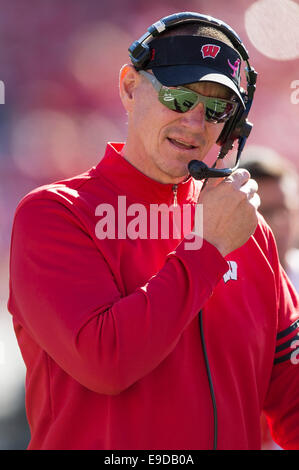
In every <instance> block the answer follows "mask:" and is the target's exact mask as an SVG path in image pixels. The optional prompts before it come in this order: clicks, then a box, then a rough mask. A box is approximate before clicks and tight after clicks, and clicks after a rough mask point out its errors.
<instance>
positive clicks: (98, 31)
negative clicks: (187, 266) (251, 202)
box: [0, 0, 299, 449]
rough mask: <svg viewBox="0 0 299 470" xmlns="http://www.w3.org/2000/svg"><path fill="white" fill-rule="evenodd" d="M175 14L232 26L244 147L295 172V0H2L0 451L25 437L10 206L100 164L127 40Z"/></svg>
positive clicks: (110, 133)
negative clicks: (265, 151) (250, 81)
mask: <svg viewBox="0 0 299 470" xmlns="http://www.w3.org/2000/svg"><path fill="white" fill-rule="evenodd" d="M178 11H197V12H200V13H203V14H209V15H212V16H215V17H217V18H220V19H222V20H223V21H225V22H227V23H229V24H230V25H231V26H232V27H233V28H234V29H235V30H236V31H237V32H238V33H239V35H240V36H241V38H242V40H243V41H244V43H245V45H246V46H247V49H248V50H249V52H250V58H251V64H252V65H253V66H254V67H255V69H256V70H257V71H258V74H259V75H258V86H257V92H256V95H255V101H254V104H253V109H252V112H251V115H250V121H252V122H253V123H254V128H253V131H252V134H251V136H250V140H249V143H250V144H255V145H263V146H269V147H271V148H273V149H274V150H276V151H277V152H278V153H280V154H282V155H284V156H285V158H286V159H288V160H290V161H291V162H293V164H295V166H296V167H297V168H298V165H299V160H298V152H299V151H298V145H297V140H298V135H299V119H298V117H299V68H298V58H299V3H298V1H292V0H257V1H253V0H230V1H229V2H224V1H222V0H163V1H154V2H145V1H143V0H101V1H98V0H84V1H83V0H80V1H79V0H77V1H74V0H26V1H25V0H0V80H1V81H2V82H3V84H4V86H5V104H1V105H0V168H1V171H0V223H1V225H0V227H1V230H0V253H1V263H0V309H1V311H0V449H24V448H26V446H27V444H28V441H29V430H28V426H27V422H26V416H25V411H24V381H25V369H24V365H23V361H22V358H21V356H20V353H19V350H18V347H17V344H16V340H15V337H14V333H13V330H12V325H11V318H10V315H9V313H8V312H7V308H6V303H7V297H8V260H9V244H10V234H11V226H12V221H13V215H14V211H15V208H16V205H17V204H18V202H19V200H20V199H21V198H22V197H23V196H24V195H25V194H26V193H27V192H28V191H30V190H31V189H33V188H34V187H37V186H39V185H42V184H45V183H49V182H52V181H55V180H58V179H61V178H63V177H67V176H71V175H74V174H76V173H80V172H82V171H85V170H86V169H88V168H89V167H91V166H93V165H95V164H97V163H98V161H99V159H100V158H101V156H102V153H103V150H104V148H105V145H106V141H122V140H124V139H125V137H126V115H125V113H124V111H123V109H122V107H121V104H120V100H119V96H118V72H119V69H120V67H121V66H122V65H123V64H124V63H126V62H128V55H127V47H128V46H129V45H130V44H131V42H133V40H135V39H137V38H139V37H140V36H141V35H142V34H143V33H144V31H145V30H146V28H147V27H148V26H149V25H150V24H152V23H153V22H154V21H156V20H157V19H159V18H161V17H163V16H165V15H168V14H172V13H175V12H178ZM37 229H38V228H37Z"/></svg>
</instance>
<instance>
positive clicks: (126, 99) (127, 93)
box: [119, 64, 140, 112]
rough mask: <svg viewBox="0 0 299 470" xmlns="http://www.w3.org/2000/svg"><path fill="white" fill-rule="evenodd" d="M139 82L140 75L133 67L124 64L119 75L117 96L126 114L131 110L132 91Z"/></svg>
mask: <svg viewBox="0 0 299 470" xmlns="http://www.w3.org/2000/svg"><path fill="white" fill-rule="evenodd" d="M139 82H140V75H139V73H138V72H137V71H136V70H135V68H134V67H133V65H131V64H125V65H123V66H122V68H121V70H120V73H119V94H120V98H121V101H122V103H123V106H124V108H125V109H126V111H127V112H130V111H131V110H132V106H133V104H134V91H135V89H136V87H137V85H138V84H139Z"/></svg>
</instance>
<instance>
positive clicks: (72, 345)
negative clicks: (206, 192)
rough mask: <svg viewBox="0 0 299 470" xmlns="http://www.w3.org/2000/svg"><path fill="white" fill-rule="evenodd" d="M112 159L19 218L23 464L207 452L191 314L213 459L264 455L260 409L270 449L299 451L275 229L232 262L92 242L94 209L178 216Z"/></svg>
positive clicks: (288, 303)
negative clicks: (71, 455)
mask: <svg viewBox="0 0 299 470" xmlns="http://www.w3.org/2000/svg"><path fill="white" fill-rule="evenodd" d="M120 149H121V144H114V146H113V145H108V147H107V151H106V154H105V157H104V158H103V159H102V160H101V161H100V163H99V164H98V165H97V167H94V168H92V169H91V170H89V171H88V172H86V173H85V174H83V175H79V176H77V177H74V178H70V179H68V180H65V181H62V182H58V183H55V184H50V185H47V186H43V187H42V188H38V189H36V190H34V191H32V192H31V193H30V194H29V195H27V196H26V197H25V198H24V199H23V200H22V201H21V203H20V204H19V206H18V209H17V211H16V216H15V221H14V226H13V233H12V245H11V265H10V297H9V303H8V307H9V310H10V312H11V313H12V315H13V320H14V326H15V331H16V335H17V339H18V342H19V346H20V349H21V352H22V355H23V358H24V361H25V363H26V366H27V377H26V407H27V414H28V421H29V424H30V428H31V433H32V439H31V442H30V445H29V449H112V450H113V449H126V450H128V449H151V450H153V449H160V450H161V449H210V448H211V447H212V442H213V414H212V403H211V397H210V391H209V386H208V379H207V374H206V369H205V365H204V358H203V352H202V346H201V340H200V330H199V322H198V312H199V310H200V309H203V324H204V334H205V339H206V344H207V352H208V357H209V362H210V367H211V373H212V377H213V382H214V388H215V394H216V402H217V409H218V428H219V429H218V448H219V449H259V448H260V445H261V436H260V415H261V410H262V409H263V408H264V409H265V410H266V412H267V413H268V416H269V419H271V423H272V427H273V433H274V437H275V439H276V440H277V442H278V444H279V445H280V446H282V447H285V448H296V449H299V374H298V371H299V368H298V365H297V364H296V360H294V354H293V356H292V361H291V353H292V352H293V353H294V345H293V343H292V342H288V341H287V340H291V341H292V340H293V341H294V338H295V339H296V334H297V331H298V322H296V321H297V320H298V318H299V312H298V299H297V298H296V294H295V292H294V290H293V288H292V286H291V285H290V284H289V282H288V279H287V278H286V276H285V274H284V272H283V271H282V269H281V268H280V266H279V263H278V257H277V251H276V247H275V243H274V241H273V237H272V234H271V232H270V230H269V228H268V227H267V226H266V225H265V223H264V222H263V221H262V220H261V222H260V224H259V226H258V228H257V230H256V233H255V235H254V237H251V238H250V240H249V241H248V242H247V243H246V244H245V245H244V246H243V247H241V248H240V249H238V250H236V251H234V252H233V253H231V254H230V255H228V256H227V260H225V259H224V258H223V257H222V256H221V254H220V253H219V252H218V250H217V249H216V248H215V247H214V246H212V245H210V244H209V243H208V242H206V241H204V243H203V246H202V248H201V249H198V250H195V251H190V250H187V249H185V245H184V242H185V240H182V241H181V240H177V239H174V238H169V239H158V240H155V239H141V238H137V239H136V240H132V239H130V238H126V239H117V238H116V239H104V240H100V239H99V238H98V237H97V235H96V226H97V223H98V222H99V220H100V219H99V216H98V215H97V214H98V212H97V211H96V208H97V207H98V205H99V204H102V203H106V204H111V205H113V207H115V208H116V207H117V196H119V195H125V196H126V198H127V206H128V205H129V204H133V203H142V204H143V205H145V206H146V207H149V204H150V203H158V204H160V203H167V204H168V205H169V204H172V202H173V187H172V185H170V184H166V185H165V184H161V183H158V182H155V181H153V180H151V179H150V178H148V177H147V176H145V175H143V174H142V173H140V172H139V171H138V170H137V169H135V168H134V167H133V166H132V165H130V164H129V163H128V162H127V161H126V160H125V159H124V158H123V157H121V156H120V154H119V153H118V152H119V150H120ZM199 188H200V183H199V182H196V181H194V180H193V179H192V178H189V179H188V180H187V181H186V182H184V183H181V184H179V185H178V188H177V197H178V203H179V204H183V203H188V204H192V207H193V208H194V206H195V203H196V201H197V197H198V193H199ZM117 223H118V224H120V223H121V222H120V221H119V220H118V221H117ZM227 261H230V264H228V262H227ZM229 267H230V271H229V272H228V269H229ZM227 272H228V273H227ZM226 273H227V274H226ZM224 275H225V276H224ZM223 276H224V277H223ZM291 325H292V326H291ZM290 326H291V327H290ZM277 345H278V346H280V348H279V347H278V349H276V348H277ZM279 358H282V359H279ZM295 359H296V358H295ZM274 361H275V364H274Z"/></svg>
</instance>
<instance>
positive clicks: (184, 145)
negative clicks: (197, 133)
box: [167, 137, 197, 150]
mask: <svg viewBox="0 0 299 470" xmlns="http://www.w3.org/2000/svg"><path fill="white" fill-rule="evenodd" d="M167 139H168V140H169V142H170V143H171V144H172V145H174V146H175V147H177V148H179V149H182V150H192V149H195V148H197V147H196V146H195V145H192V144H188V143H187V142H184V141H183V140H179V139H171V138H170V137H167Z"/></svg>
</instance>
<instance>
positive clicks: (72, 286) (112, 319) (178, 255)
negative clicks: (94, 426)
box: [8, 198, 228, 394]
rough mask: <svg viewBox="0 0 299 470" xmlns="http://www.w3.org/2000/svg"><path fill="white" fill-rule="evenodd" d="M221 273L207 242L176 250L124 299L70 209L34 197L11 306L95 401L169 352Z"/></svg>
mask: <svg viewBox="0 0 299 470" xmlns="http://www.w3.org/2000/svg"><path fill="white" fill-rule="evenodd" d="M211 259H213V263H211ZM202 264H204V265H205V270H204V273H203V270H202V269H200V266H201V265H202ZM227 268H228V266H227V262H226V261H225V260H224V258H223V257H222V256H221V254H220V253H219V252H218V250H217V249H216V248H215V247H214V246H212V245H210V244H209V243H207V242H205V241H204V242H203V246H202V248H201V249H199V250H197V251H188V250H184V247H183V246H182V244H180V245H179V246H178V247H177V249H176V251H175V252H173V253H170V254H169V255H168V257H167V259H166V261H165V264H164V266H163V268H162V269H161V270H160V271H159V272H158V273H157V274H156V275H155V276H153V277H152V278H151V279H149V280H148V282H147V283H146V285H143V286H140V288H138V289H136V291H135V292H133V293H131V294H130V295H128V296H126V297H121V294H120V292H119V290H118V288H117V286H116V284H115V281H114V278H113V274H112V272H111V270H110V268H109V266H108V264H107V262H106V261H105V259H104V257H103V255H102V254H101V252H100V251H99V249H98V248H97V246H96V245H95V243H94V241H93V240H92V237H91V236H90V235H89V234H88V233H87V232H86V230H85V229H84V227H83V225H82V224H81V223H80V221H78V219H77V218H76V217H75V216H74V214H73V213H72V211H70V210H69V208H68V207H66V206H65V205H63V204H61V203H60V202H58V201H56V200H51V199H45V198H44V199H39V198H33V199H29V201H27V202H25V203H23V204H21V205H20V207H19V208H18V210H17V212H16V215H15V220H14V226H13V231H12V241H11V256H10V296H9V301H8V308H9V310H10V312H11V313H12V314H13V316H14V318H15V320H17V322H19V323H20V324H21V326H22V327H23V328H24V329H25V330H26V331H27V333H28V334H29V335H30V336H31V337H32V338H33V339H34V341H35V342H36V343H37V344H38V345H39V346H40V347H41V348H42V349H43V350H44V351H46V353H47V354H48V355H49V356H50V357H52V359H53V360H54V361H55V362H56V363H57V364H58V365H59V366H60V367H61V368H62V369H63V370H65V371H66V372H67V373H68V374H69V375H71V376H72V377H73V378H75V379H76V380H77V381H78V382H80V383H81V384H82V385H84V386H85V387H87V388H89V389H91V390H93V391H96V392H98V393H104V394H117V393H120V392H121V391H122V390H124V389H126V388H127V387H129V386H130V385H131V384H133V383H134V382H135V381H137V380H138V379H140V378H142V377H144V376H145V375H146V374H148V373H149V372H150V371H151V370H153V369H154V368H155V367H157V366H158V365H159V363H161V361H163V359H164V358H165V357H166V356H167V355H168V354H169V353H170V352H171V351H172V350H173V349H174V348H175V346H176V344H177V343H178V341H179V339H180V336H181V335H182V333H183V331H184V329H185V328H186V327H187V326H188V324H189V323H190V322H191V321H192V319H193V318H194V317H195V316H196V315H197V313H198V311H199V310H200V308H201V306H202V305H203V304H204V303H205V302H206V300H207V299H208V298H209V297H210V295H211V294H212V291H213V289H214V286H215V285H216V284H217V283H218V281H219V279H221V277H222V276H223V274H224V273H225V272H226V271H227Z"/></svg>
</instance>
